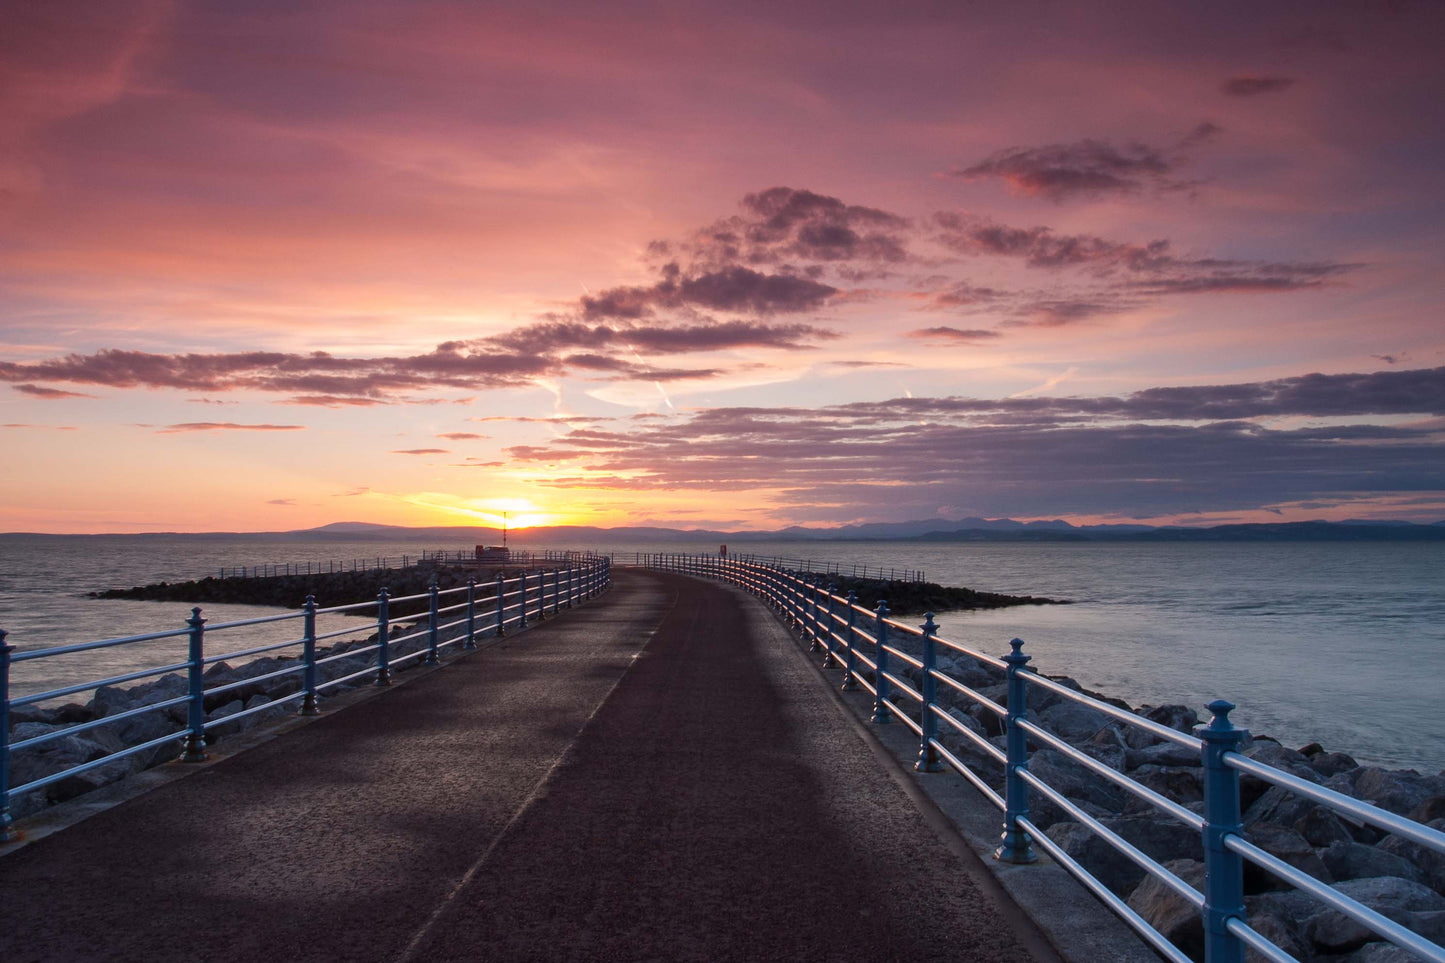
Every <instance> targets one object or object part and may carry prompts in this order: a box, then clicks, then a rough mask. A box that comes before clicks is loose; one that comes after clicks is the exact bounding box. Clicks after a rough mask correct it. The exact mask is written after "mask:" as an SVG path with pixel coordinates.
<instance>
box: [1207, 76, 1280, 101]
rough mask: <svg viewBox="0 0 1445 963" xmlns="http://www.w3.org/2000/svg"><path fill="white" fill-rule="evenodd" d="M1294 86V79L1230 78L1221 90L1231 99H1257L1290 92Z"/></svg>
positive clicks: (1270, 77)
mask: <svg viewBox="0 0 1445 963" xmlns="http://www.w3.org/2000/svg"><path fill="white" fill-rule="evenodd" d="M1293 85H1294V78H1293V77H1273V76H1268V77H1249V76H1240V77H1230V78H1229V79H1228V80H1226V81H1225V82H1224V83H1222V84H1220V86H1219V89H1220V90H1221V91H1223V92H1224V93H1225V94H1228V95H1229V96H1230V97H1257V96H1259V95H1260V94H1272V93H1276V92H1277V91H1281V90H1288V89H1289V88H1290V87H1292V86H1293Z"/></svg>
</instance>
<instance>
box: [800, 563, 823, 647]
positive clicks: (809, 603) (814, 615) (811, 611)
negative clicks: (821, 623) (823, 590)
mask: <svg viewBox="0 0 1445 963" xmlns="http://www.w3.org/2000/svg"><path fill="white" fill-rule="evenodd" d="M803 584H804V585H805V586H807V591H808V597H807V600H806V601H805V602H804V603H803V633H804V634H805V635H808V636H809V639H808V651H809V652H817V651H818V650H819V649H820V648H822V647H823V642H822V640H821V639H819V638H818V578H817V576H813V578H812V579H811V580H807V579H805V580H804V581H803Z"/></svg>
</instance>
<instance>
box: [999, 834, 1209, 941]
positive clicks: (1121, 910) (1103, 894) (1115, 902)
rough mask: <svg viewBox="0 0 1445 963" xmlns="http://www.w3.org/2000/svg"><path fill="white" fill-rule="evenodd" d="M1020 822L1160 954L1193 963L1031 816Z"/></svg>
mask: <svg viewBox="0 0 1445 963" xmlns="http://www.w3.org/2000/svg"><path fill="white" fill-rule="evenodd" d="M1018 823H1019V826H1020V828H1022V829H1023V830H1024V831H1025V832H1026V833H1028V834H1029V838H1030V839H1032V840H1033V842H1034V845H1036V846H1038V847H1039V848H1040V849H1042V850H1043V851H1044V852H1046V853H1048V855H1049V858H1050V859H1052V860H1053V861H1054V862H1056V863H1058V864H1059V865H1060V866H1062V867H1063V868H1064V870H1065V871H1067V872H1068V874H1069V875H1070V876H1072V877H1074V879H1076V880H1078V881H1079V882H1080V883H1082V884H1083V886H1084V888H1085V889H1087V890H1088V891H1089V892H1091V893H1093V894H1094V896H1095V898H1097V899H1098V900H1099V901H1100V902H1101V903H1103V904H1104V905H1105V906H1107V907H1109V909H1110V910H1112V911H1113V913H1114V915H1115V916H1117V917H1119V918H1120V919H1121V920H1123V921H1124V922H1125V923H1127V924H1128V925H1129V928H1130V929H1132V930H1133V931H1134V932H1136V933H1138V934H1139V935H1140V936H1141V937H1143V938H1144V941H1145V942H1147V943H1148V944H1149V945H1150V946H1151V947H1153V948H1154V950H1155V951H1156V952H1158V953H1159V954H1160V955H1161V956H1163V957H1165V958H1166V959H1168V960H1172V961H1173V963H1193V961H1192V960H1191V959H1190V957H1189V955H1188V954H1187V953H1185V952H1184V951H1183V950H1181V949H1179V947H1177V946H1175V945H1174V944H1173V943H1171V942H1169V940H1168V939H1167V938H1165V936H1164V934H1162V933H1160V932H1159V931H1158V930H1156V929H1155V928H1154V927H1152V926H1150V925H1149V922H1148V921H1147V920H1145V919H1144V917H1142V916H1140V915H1139V914H1138V913H1137V912H1136V911H1135V910H1134V908H1133V907H1132V906H1130V905H1129V904H1128V903H1126V902H1124V900H1122V899H1120V898H1119V897H1118V896H1115V895H1114V893H1113V892H1112V891H1111V890H1110V889H1109V888H1108V887H1107V886H1105V885H1104V884H1103V883H1101V882H1099V880H1098V878H1097V877H1096V876H1094V874H1092V873H1090V872H1089V871H1088V870H1086V869H1085V868H1084V867H1083V865H1082V864H1081V863H1080V862H1079V861H1078V860H1077V859H1074V857H1072V856H1070V855H1069V854H1068V853H1066V852H1065V851H1064V848H1063V847H1062V846H1060V845H1059V844H1058V843H1056V842H1054V841H1053V840H1052V839H1050V838H1049V837H1048V836H1046V835H1045V834H1044V833H1043V832H1042V831H1041V830H1040V829H1039V828H1038V827H1037V826H1035V825H1034V824H1033V823H1032V822H1030V821H1029V820H1028V818H1027V817H1022V816H1021V817H1019V820H1018Z"/></svg>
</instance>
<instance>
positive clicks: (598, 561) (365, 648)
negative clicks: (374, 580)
mask: <svg viewBox="0 0 1445 963" xmlns="http://www.w3.org/2000/svg"><path fill="white" fill-rule="evenodd" d="M610 583H611V563H610V560H609V559H607V558H606V557H603V556H589V557H580V556H579V557H574V558H573V559H572V560H570V561H569V563H568V564H567V565H566V566H561V565H558V566H556V567H555V568H553V569H550V570H547V569H542V570H536V571H530V572H523V573H521V574H519V575H516V576H514V577H511V578H507V577H505V576H503V575H502V574H501V573H498V574H497V577H496V580H495V582H489V583H483V585H482V587H483V588H486V587H487V586H488V585H490V586H491V587H492V589H493V591H494V592H495V597H488V596H485V595H483V596H479V595H478V593H477V588H478V583H477V582H476V580H475V579H472V580H469V581H468V582H467V584H466V585H462V586H458V587H457V588H451V589H440V588H438V586H437V584H436V582H433V583H432V585H431V587H430V588H429V590H428V591H426V592H422V593H419V594H416V595H408V596H401V597H391V596H390V595H389V594H388V593H387V590H386V589H384V588H383V589H382V590H381V592H380V594H379V595H378V596H377V598H375V599H368V600H366V601H363V602H352V603H349V604H345V605H335V606H330V607H326V608H322V607H319V606H318V605H317V603H316V599H315V598H314V597H308V598H307V600H306V603H305V605H303V606H302V608H301V609H300V610H299V611H296V612H284V613H280V614H277V615H268V616H262V617H260V618H252V619H240V620H237V621H232V622H223V623H220V624H216V625H209V624H207V620H206V619H205V618H204V617H203V616H202V612H201V609H200V608H194V609H192V610H191V617H190V618H189V619H187V620H186V622H185V627H184V628H178V629H173V630H170V631H165V632H150V633H146V634H143V635H130V636H122V637H119V638H113V639H101V640H98V641H94V642H82V643H78V644H72V645H60V646H51V647H49V648H38V649H28V650H17V648H16V647H15V646H13V645H10V644H8V643H7V642H6V635H7V633H6V632H4V631H3V630H0V841H5V840H8V839H10V838H12V834H13V831H12V830H11V825H12V823H13V818H12V814H11V803H12V800H14V799H16V798H18V797H19V796H21V795H22V794H25V793H31V792H36V791H39V790H43V789H45V788H47V787H49V786H52V785H54V784H55V783H58V782H61V781H62V780H67V779H71V778H73V777H76V776H81V775H84V774H86V773H89V772H91V771H93V770H97V769H100V768H102V767H105V766H111V765H114V764H116V763H119V762H122V761H124V760H127V759H129V758H130V757H132V756H137V755H140V754H142V753H148V752H152V753H153V752H155V751H157V750H162V751H171V752H173V753H174V752H175V751H176V750H179V754H180V758H181V759H182V761H187V762H197V761H200V760H203V759H205V758H206V753H205V745H206V741H207V734H208V733H210V732H212V731H213V730H215V729H216V728H217V727H218V726H222V725H226V726H229V725H232V724H234V723H236V722H237V721H239V720H242V719H245V718H246V717H248V716H252V715H255V714H257V713H262V712H275V711H276V710H277V708H278V707H284V706H286V705H288V704H290V703H297V702H299V706H298V707H297V710H296V711H297V713H298V714H300V715H316V714H317V713H319V712H320V700H321V697H322V695H323V694H324V693H326V692H327V691H328V690H331V689H334V688H336V687H338V686H342V685H346V684H357V683H358V680H362V679H365V680H369V681H370V682H372V683H373V684H374V685H379V686H384V685H388V684H390V682H391V678H392V674H393V672H394V671H395V670H396V669H397V667H398V666H401V665H404V664H406V663H408V662H413V661H418V660H419V661H421V662H422V663H424V664H427V665H436V664H438V662H439V657H440V653H441V651H442V650H444V649H447V648H450V647H459V648H460V649H461V650H470V649H475V648H476V640H477V639H478V638H480V637H485V636H487V635H489V634H490V635H492V636H494V637H501V636H505V635H506V634H507V633H508V632H509V631H510V630H518V629H522V628H525V627H526V625H527V623H528V620H529V619H530V620H532V621H541V620H543V619H544V618H546V617H547V616H548V615H549V614H550V615H554V616H555V615H556V614H557V613H558V612H560V611H561V610H562V609H563V608H571V607H573V606H574V605H577V604H580V603H581V602H583V601H585V600H587V599H589V598H592V597H594V596H596V595H597V594H599V593H600V592H602V591H603V590H604V589H605V588H606V587H607V586H608V585H609V584H610ZM420 601H425V603H426V609H427V611H426V615H425V616H423V617H420V618H417V617H408V619H409V620H410V621H411V625H410V626H408V627H400V631H398V629H399V627H398V626H397V625H396V624H395V623H394V622H393V619H392V616H391V612H392V609H393V607H394V606H396V605H397V604H399V603H408V602H420ZM370 612H375V616H374V617H372V618H369V619H368V620H367V621H366V622H364V623H362V624H360V625H357V624H355V623H352V624H347V625H343V626H342V627H341V628H339V629H334V630H330V631H325V632H319V631H318V630H317V625H318V622H317V618H318V616H324V617H335V616H350V617H353V618H354V617H357V616H361V617H365V616H366V615H367V614H369V613H370ZM298 623H299V632H300V637H299V638H297V637H295V633H296V632H297V631H298V629H297V628H295V626H297V625H298ZM273 625H274V626H276V627H279V628H281V629H283V630H284V634H283V635H282V637H281V638H280V639H279V640H270V641H267V642H265V643H263V644H259V645H257V644H250V645H244V646H242V647H241V648H235V649H232V650H230V651H226V652H223V653H220V654H217V653H216V652H215V649H214V647H213V646H214V640H215V638H216V636H217V635H218V634H219V633H223V632H225V633H229V634H228V635H227V636H225V637H226V638H232V639H234V638H235V637H236V631H235V630H238V629H242V628H247V627H251V626H267V627H268V628H270V627H272V626H273ZM373 630H374V631H375V635H374V637H372V638H369V639H366V640H365V641H364V642H362V643H361V644H359V645H358V644H351V643H353V642H355V641H357V637H358V636H360V635H361V634H363V633H366V632H370V631H373ZM181 638H185V639H186V642H187V655H186V658H185V660H184V661H174V660H168V661H167V663H166V664H164V665H159V666H154V665H152V666H146V667H143V668H137V669H135V670H133V671H127V672H123V673H120V674H117V675H110V676H108V677H106V678H102V679H89V680H87V681H85V682H81V683H78V684H72V685H64V686H60V687H57V688H52V689H48V690H46V691H42V692H35V693H29V694H25V695H16V694H15V693H14V691H13V689H12V678H11V677H12V670H14V669H17V668H19V667H20V666H23V665H25V664H27V663H31V662H38V661H39V660H46V659H53V658H56V657H59V656H68V655H76V654H83V653H89V652H95V651H98V650H102V649H106V650H110V649H119V648H123V647H128V646H133V647H137V648H139V647H140V646H143V645H144V643H147V642H154V641H158V640H164V639H181ZM343 639H345V640H346V641H347V644H346V645H345V646H344V647H343V646H341V645H339V644H333V646H332V649H331V651H330V652H326V651H325V650H324V649H322V648H318V643H322V642H328V641H331V640H343ZM297 648H300V650H301V655H300V658H297V659H290V660H286V661H283V662H282V663H281V664H280V665H279V667H275V668H272V667H271V666H266V667H265V668H268V669H270V671H263V672H261V673H259V674H249V675H244V676H243V677H242V678H239V679H234V680H232V681H224V682H217V681H214V680H211V681H210V682H209V684H208V679H207V675H206V672H207V669H208V668H214V667H217V666H219V665H220V664H221V663H224V662H230V661H234V660H239V659H254V658H255V657H256V656H261V655H265V654H267V653H276V652H283V651H285V650H291V651H295V650H296V649H297ZM134 658H135V661H136V662H140V661H141V660H142V659H144V658H145V655H144V654H141V653H140V652H139V651H138V652H137V654H136V655H135V656H134ZM181 672H184V673H185V680H184V690H185V691H184V693H183V694H182V693H179V692H177V693H176V694H173V695H168V694H166V693H167V692H168V690H166V689H163V688H158V687H159V686H160V684H161V683H160V680H163V678H164V677H166V676H170V675H172V674H174V673H181ZM148 679H149V680H157V681H156V682H155V683H153V685H152V688H153V691H154V692H159V693H160V695H158V696H157V697H156V698H154V699H153V700H151V701H145V702H144V703H143V704H141V705H137V706H134V707H132V708H127V709H125V710H124V711H119V712H114V713H112V714H110V715H99V716H98V717H97V718H93V719H89V720H86V721H82V722H78V723H74V724H70V725H59V726H54V727H51V726H45V727H42V728H45V729H46V731H43V732H40V733H38V734H35V735H27V736H25V737H24V738H20V739H13V738H12V736H11V726H10V718H11V714H12V712H13V710H15V709H21V708H25V707H27V706H39V705H41V704H42V703H47V702H52V701H53V700H56V699H60V698H63V697H65V696H68V695H73V694H75V693H79V692H87V691H91V690H95V689H99V688H101V687H104V686H117V685H122V684H124V683H128V682H138V681H141V680H148ZM277 680H285V682H288V683H294V688H293V687H292V686H291V685H288V686H287V688H288V689H292V691H277V695H276V696H275V697H270V696H268V697H267V699H266V700H265V701H261V702H259V703H258V704H256V705H253V706H250V707H244V705H245V704H244V703H242V705H243V708H241V709H239V710H237V711H235V712H233V713H230V714H228V715H225V716H219V717H217V716H214V715H213V716H211V717H209V718H208V717H207V714H206V706H207V704H208V702H209V703H210V704H212V705H219V704H220V700H219V699H218V697H220V696H222V695H225V694H230V693H234V694H236V695H238V696H239V695H240V694H241V690H250V691H251V693H252V694H253V695H254V694H260V693H259V688H260V687H261V685H262V683H266V682H274V681H277ZM176 685H180V683H179V682H177V683H176ZM272 688H273V690H275V687H272ZM248 701H249V700H248ZM182 708H183V709H184V716H185V723H184V725H181V724H180V723H179V722H170V726H169V727H167V726H166V725H164V724H162V725H161V726H160V728H161V729H163V730H164V731H162V732H161V733H160V734H157V735H150V734H149V733H147V735H148V738H144V739H143V740H142V741H140V742H137V743H135V744H132V745H125V746H123V747H122V748H118V749H114V750H113V751H109V752H104V753H103V754H101V755H98V756H97V757H96V758H94V759H90V760H88V761H85V762H81V763H78V764H75V765H70V766H66V767H64V768H61V769H56V770H54V771H49V772H45V773H44V774H42V775H38V776H34V777H33V778H30V779H28V780H27V781H26V782H24V783H22V784H19V785H11V773H12V772H13V771H14V770H13V763H14V762H15V761H16V759H17V757H18V755H19V754H23V753H36V752H39V751H41V750H42V749H44V747H46V746H49V745H51V744H54V743H58V742H59V741H61V740H65V739H69V738H72V737H74V736H78V735H83V734H85V733H89V732H92V731H94V730H99V729H106V730H107V731H109V732H112V733H114V732H115V731H116V726H117V724H120V723H125V722H128V721H130V720H136V719H139V718H141V717H143V716H151V717H152V718H155V716H156V714H161V713H165V712H166V710H168V709H177V710H179V709H182ZM161 718H163V719H165V720H166V721H168V722H169V721H170V717H169V715H165V716H162V717H161ZM176 726H180V727H179V728H175V727H176Z"/></svg>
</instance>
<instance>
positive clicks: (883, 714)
mask: <svg viewBox="0 0 1445 963" xmlns="http://www.w3.org/2000/svg"><path fill="white" fill-rule="evenodd" d="M876 618H877V621H876V622H875V623H874V634H875V637H876V638H877V639H878V645H877V647H876V651H875V655H877V657H878V658H877V662H878V670H877V672H875V673H874V679H873V685H874V688H875V689H876V690H877V691H876V694H875V695H874V697H873V718H872V719H871V720H870V721H872V722H875V723H877V724H878V725H884V724H886V723H889V722H892V721H893V709H892V707H891V706H889V705H888V689H889V685H888V678H887V676H886V675H885V673H887V671H888V623H887V621H885V620H886V619H887V618H888V603H887V602H885V601H883V600H882V599H880V600H879V601H878V613H877V617H876Z"/></svg>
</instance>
